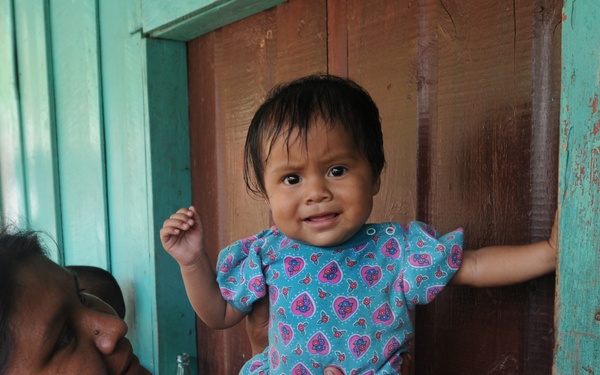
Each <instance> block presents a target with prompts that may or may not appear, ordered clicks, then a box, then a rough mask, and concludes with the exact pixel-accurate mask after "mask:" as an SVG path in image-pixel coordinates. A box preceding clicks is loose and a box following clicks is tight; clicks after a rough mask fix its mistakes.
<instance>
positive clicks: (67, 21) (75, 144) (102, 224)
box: [49, 0, 109, 269]
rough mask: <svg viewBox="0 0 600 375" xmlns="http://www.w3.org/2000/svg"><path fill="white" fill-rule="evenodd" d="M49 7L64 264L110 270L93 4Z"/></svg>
mask: <svg viewBox="0 0 600 375" xmlns="http://www.w3.org/2000/svg"><path fill="white" fill-rule="evenodd" d="M49 6H50V12H49V16H50V18H49V20H50V29H51V35H52V67H53V78H54V97H55V113H56V115H55V117H56V131H57V146H58V147H57V149H58V160H59V167H60V168H59V183H60V195H61V198H62V199H61V201H60V204H61V214H62V222H63V223H65V224H66V225H63V227H62V234H63V252H64V262H65V264H77V265H84V264H85V265H88V264H89V265H95V266H99V267H102V268H104V269H109V258H108V248H107V246H108V230H107V229H108V228H107V212H106V210H107V207H106V181H105V176H104V171H105V168H104V129H103V123H102V113H101V110H102V101H101V98H100V94H101V90H102V85H101V84H99V82H100V79H99V77H100V65H99V63H100V61H99V60H100V56H99V54H100V49H99V45H98V43H99V30H98V23H97V20H98V17H97V1H96V0H79V1H74V2H70V1H69V2H67V1H51V2H50V3H49ZM73 30H77V32H73Z"/></svg>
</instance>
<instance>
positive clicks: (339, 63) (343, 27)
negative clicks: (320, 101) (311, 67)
mask: <svg viewBox="0 0 600 375" xmlns="http://www.w3.org/2000/svg"><path fill="white" fill-rule="evenodd" d="M327 72H328V73H329V74H334V75H338V76H342V77H347V76H348V0H329V1H327Z"/></svg>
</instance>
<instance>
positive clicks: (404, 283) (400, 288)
mask: <svg viewBox="0 0 600 375" xmlns="http://www.w3.org/2000/svg"><path fill="white" fill-rule="evenodd" d="M394 290H395V291H396V292H404V294H406V293H408V292H409V291H410V283H409V282H408V280H406V279H404V271H402V272H400V276H398V278H397V279H396V281H394Z"/></svg>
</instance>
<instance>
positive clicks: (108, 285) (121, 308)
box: [66, 266, 126, 319]
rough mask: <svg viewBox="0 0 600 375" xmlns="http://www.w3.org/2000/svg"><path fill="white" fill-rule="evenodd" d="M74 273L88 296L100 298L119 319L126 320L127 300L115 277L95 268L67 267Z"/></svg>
mask: <svg viewBox="0 0 600 375" xmlns="http://www.w3.org/2000/svg"><path fill="white" fill-rule="evenodd" d="M66 268H67V269H69V270H71V271H74V272H75V273H76V274H77V279H78V280H79V287H80V288H81V289H82V290H84V291H85V292H86V293H87V294H91V295H93V296H96V297H98V298H100V299H101V300H102V301H104V302H106V303H107V304H108V305H109V306H110V307H112V308H113V309H114V310H115V312H116V313H117V315H118V316H119V318H121V319H125V311H126V310H125V299H124V298H123V293H122V292H121V287H120V286H119V284H118V283H117V280H116V279H115V277H114V276H113V275H112V274H111V273H110V272H108V271H106V270H104V269H102V268H99V267H93V266H66Z"/></svg>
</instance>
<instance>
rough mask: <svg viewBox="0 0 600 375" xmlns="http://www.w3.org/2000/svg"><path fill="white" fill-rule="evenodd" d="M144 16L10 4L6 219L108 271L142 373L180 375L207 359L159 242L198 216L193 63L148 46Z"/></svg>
mask: <svg viewBox="0 0 600 375" xmlns="http://www.w3.org/2000/svg"><path fill="white" fill-rule="evenodd" d="M140 10H141V5H140V3H139V2H138V1H122V0H102V1H99V0H81V1H70V0H47V1H39V0H18V1H16V0H0V28H1V30H0V34H1V35H0V38H1V39H0V61H2V64H1V65H0V134H1V136H0V170H1V173H0V188H1V196H0V202H1V203H0V209H1V212H0V213H1V215H0V217H1V218H2V221H3V222H7V223H14V224H16V225H17V226H19V227H28V228H32V229H36V230H43V231H45V232H47V233H48V236H47V237H44V238H45V239H46V241H47V243H46V245H47V247H48V248H49V249H50V250H51V251H52V256H53V258H54V259H55V260H57V261H59V262H60V263H62V264H89V265H95V266H99V267H102V268H105V269H108V270H110V271H111V272H112V273H113V274H114V275H115V277H116V278H117V280H118V281H119V284H120V285H121V287H122V288H123V291H124V294H125V299H126V305H127V317H126V320H127V323H128V325H129V327H130V330H129V333H128V337H129V338H130V340H131V341H132V344H133V346H134V348H136V352H137V353H138V355H139V356H140V359H141V361H142V363H143V364H144V365H145V366H146V367H148V368H149V369H150V370H151V371H152V372H153V373H154V374H169V373H172V372H173V370H174V369H175V366H176V362H175V361H176V355H177V354H179V353H181V352H188V353H190V354H192V355H194V354H195V353H196V338H195V318H194V314H193V310H192V309H191V307H190V305H189V302H188V300H187V297H186V296H185V291H184V288H183V283H182V281H181V277H180V274H179V269H178V267H177V264H176V263H175V262H174V261H173V260H172V259H170V257H168V255H167V254H166V253H165V252H164V250H162V247H161V245H160V241H159V238H158V231H159V229H160V227H161V226H162V222H163V220H164V219H165V218H166V217H167V216H168V214H170V213H171V211H172V210H174V209H175V208H177V207H180V206H182V205H189V204H190V203H191V186H190V184H191V182H190V174H189V137H188V113H187V82H186V80H187V76H186V51H185V44H184V43H182V42H174V41H159V40H152V39H147V38H144V37H143V35H144V33H143V31H142V22H141V16H140V15H141V11H140ZM54 240H56V243H55V242H54ZM57 245H58V246H57ZM195 364H196V361H195V360H194V358H193V357H192V368H193V369H194V370H195Z"/></svg>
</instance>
